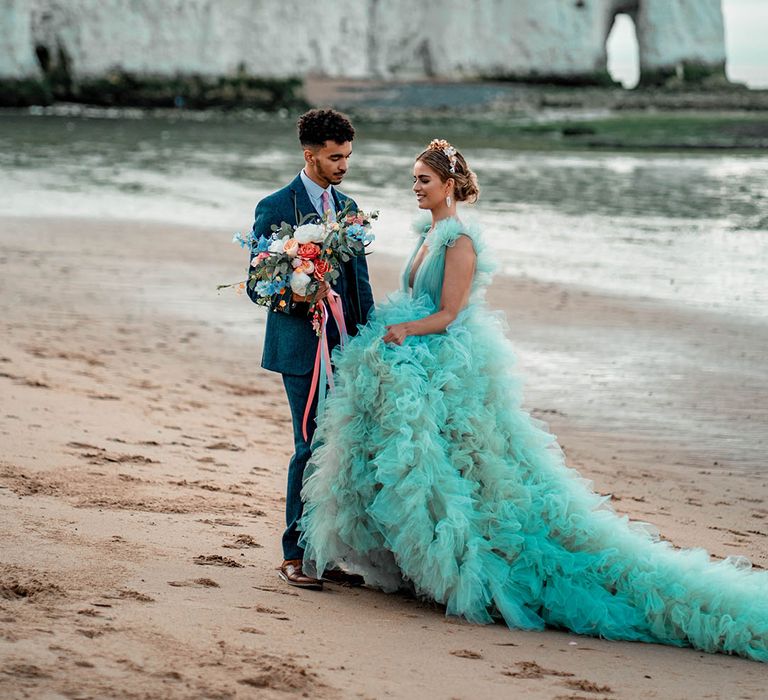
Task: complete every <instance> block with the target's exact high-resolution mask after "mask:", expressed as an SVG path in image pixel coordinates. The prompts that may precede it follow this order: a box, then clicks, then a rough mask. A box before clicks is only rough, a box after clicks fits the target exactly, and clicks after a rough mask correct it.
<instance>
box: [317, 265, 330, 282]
mask: <svg viewBox="0 0 768 700" xmlns="http://www.w3.org/2000/svg"><path fill="white" fill-rule="evenodd" d="M330 269H331V265H330V263H329V262H328V261H327V260H315V279H316V280H320V281H321V282H322V281H323V278H324V277H325V273H326V272H328V270H330Z"/></svg>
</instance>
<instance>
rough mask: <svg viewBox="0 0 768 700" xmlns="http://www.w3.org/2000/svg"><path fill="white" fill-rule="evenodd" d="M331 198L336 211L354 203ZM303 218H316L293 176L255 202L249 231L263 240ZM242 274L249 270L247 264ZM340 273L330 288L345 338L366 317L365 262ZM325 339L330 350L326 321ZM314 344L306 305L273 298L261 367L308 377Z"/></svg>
mask: <svg viewBox="0 0 768 700" xmlns="http://www.w3.org/2000/svg"><path fill="white" fill-rule="evenodd" d="M333 196H334V200H335V205H336V211H340V210H342V209H343V208H344V206H345V205H346V204H347V203H349V204H350V205H351V207H352V210H353V211H354V210H355V209H356V208H357V205H356V204H355V202H354V200H352V199H351V198H350V197H347V196H346V195H344V194H342V193H341V192H338V191H337V190H336V188H335V187H334V188H333ZM307 215H312V216H314V217H315V218H316V219H317V220H318V221H319V220H320V217H319V216H318V215H317V212H316V211H315V208H314V207H313V206H312V203H311V202H310V201H309V195H308V194H307V189H306V187H304V183H303V182H302V181H301V176H300V175H297V176H296V178H295V179H294V180H293V182H291V183H290V184H289V185H287V186H286V187H283V189H281V190H278V191H277V192H274V193H272V194H270V195H269V196H267V197H265V198H264V199H262V200H261V201H260V202H259V203H258V205H257V206H256V213H255V217H254V222H253V233H254V235H257V236H265V237H269V236H271V235H272V229H271V226H272V224H275V225H276V226H280V224H281V223H283V222H287V223H289V224H291V225H292V226H295V225H297V224H298V223H299V221H300V220H301V219H302V218H303V217H305V216H307ZM251 259H253V254H251ZM248 270H249V271H250V270H251V267H250V265H249V267H248ZM340 273H341V274H340V275H339V278H338V280H336V282H334V283H333V285H332V288H333V289H334V291H336V292H337V293H338V294H339V295H340V296H341V301H342V304H343V305H344V322H345V323H346V326H347V330H348V332H349V334H350V335H354V334H355V333H356V332H357V326H358V324H360V325H362V324H365V322H366V321H367V320H368V313H369V312H370V310H371V307H372V306H373V294H372V292H371V285H370V282H369V281H368V264H367V262H366V258H365V256H364V255H360V256H356V257H353V258H351V259H350V260H349V261H348V262H346V263H342V266H341V269H340ZM247 290H248V296H249V297H250V298H251V300H252V301H256V294H255V291H254V290H253V289H251V288H250V286H248V287H247ZM280 300H284V301H285V302H286V303H285V305H284V306H283V307H280V306H279V305H278V303H279V301H280ZM328 341H329V345H330V346H331V349H332V348H333V347H334V346H335V345H337V344H338V342H339V334H338V330H337V329H336V326H335V324H334V323H333V321H332V319H329V321H328ZM317 342H318V341H317V336H316V335H315V331H314V330H313V328H312V319H311V318H310V316H309V315H308V305H307V304H306V303H305V302H294V301H292V300H291V294H290V292H287V293H286V294H284V295H282V296H277V295H276V297H275V300H274V302H273V304H272V306H271V307H270V309H269V312H268V314H267V330H266V333H265V336H264V353H263V355H262V359H261V366H262V367H264V369H268V370H271V371H272V372H280V373H281V374H293V375H304V374H309V373H310V372H311V371H312V369H313V367H314V363H315V354H316V352H317Z"/></svg>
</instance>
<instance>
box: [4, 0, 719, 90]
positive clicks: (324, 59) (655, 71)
mask: <svg viewBox="0 0 768 700" xmlns="http://www.w3.org/2000/svg"><path fill="white" fill-rule="evenodd" d="M622 12H623V13H627V14H629V15H631V16H632V17H633V18H634V20H635V25H636V29H637V34H638V42H639V47H640V62H641V73H642V80H643V81H644V82H650V83H658V82H660V81H661V82H663V81H665V80H668V79H669V78H674V79H675V80H683V81H685V80H698V79H701V78H702V77H705V76H707V75H711V74H715V75H720V76H722V77H723V78H724V64H725V45H724V33H723V20H722V13H721V7H720V0H515V1H514V2H510V1H509V0H422V2H420V3H414V2H412V1H411V0H314V1H313V2H306V0H261V1H259V0H255V1H254V0H227V1H226V2H222V1H221V0H183V1H182V0H163V2H158V1H157V0H0V27H1V29H0V77H5V78H13V79H46V78H51V76H58V77H59V78H62V76H66V78H67V79H69V80H71V81H72V83H73V85H77V84H78V83H79V82H82V81H88V80H98V79H103V78H104V77H105V76H109V75H114V74H120V75H126V74H127V75H130V76H134V77H137V76H138V77H151V78H153V79H158V78H162V77H178V76H200V77H202V78H205V79H215V78H219V77H222V76H229V77H231V76H235V75H241V76H243V75H248V76H258V77H261V78H276V79H284V78H289V77H295V76H299V77H303V76H306V75H312V74H315V75H322V76H328V77H344V78H378V79H382V78H383V79H402V78H418V77H439V78H459V79H461V78H477V77H487V78H513V79H520V80H536V81H553V82H564V83H570V84H579V83H585V84H600V83H604V82H610V79H609V77H608V73H607V69H606V64H607V61H606V48H605V45H606V39H607V37H608V34H609V32H610V29H611V27H612V25H613V22H614V20H615V17H616V15H617V14H618V13H622Z"/></svg>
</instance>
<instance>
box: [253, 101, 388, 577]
mask: <svg viewBox="0 0 768 700" xmlns="http://www.w3.org/2000/svg"><path fill="white" fill-rule="evenodd" d="M298 127H299V143H300V144H301V147H302V149H303V150H304V168H303V169H302V171H301V172H300V173H299V174H298V175H297V176H296V177H295V178H294V179H293V181H292V182H291V183H290V184H289V185H287V186H285V187H283V189H281V190H278V191H277V192H274V193H273V194H271V195H269V196H268V197H265V198H264V199H262V200H261V201H260V202H259V203H258V205H257V206H256V216H255V221H254V222H253V234H254V235H255V236H266V237H269V236H270V235H271V234H272V230H271V228H270V227H271V226H272V224H275V225H277V226H280V224H281V223H282V222H287V223H289V224H291V225H292V226H295V225H297V224H298V223H299V221H300V220H301V219H302V218H303V217H306V216H307V215H312V216H315V217H317V218H319V217H321V216H323V215H324V214H325V215H327V217H328V219H329V220H331V221H335V220H336V217H337V216H338V214H339V212H341V210H343V208H344V206H345V205H346V204H350V205H351V207H352V210H353V211H354V210H355V209H357V205H356V204H355V202H354V201H353V200H352V199H350V198H349V197H347V196H346V195H344V194H342V193H341V192H339V191H338V190H337V189H336V187H335V186H336V185H338V184H340V183H341V181H342V180H343V179H344V176H345V175H346V174H347V168H348V167H349V157H350V155H352V139H353V138H354V137H355V130H354V128H353V127H352V124H351V123H350V122H349V119H347V117H346V116H344V115H343V114H341V113H339V112H336V111H334V110H332V109H324V110H321V109H313V110H311V111H309V112H307V113H306V114H303V115H302V116H301V117H300V118H299V121H298ZM251 259H253V256H251ZM250 269H251V268H250V267H249V270H250ZM340 273H341V274H340V275H339V278H338V279H337V280H336V282H334V283H333V285H332V287H329V285H328V283H326V282H324V283H323V284H322V286H321V288H320V291H319V292H318V294H317V297H316V298H318V299H322V298H325V296H326V295H327V294H328V290H329V289H331V288H332V289H333V290H334V291H335V292H336V293H338V294H339V295H340V297H341V301H342V304H343V306H344V322H345V324H346V327H347V329H348V331H349V333H350V335H354V334H355V333H356V332H357V326H358V324H364V323H365V322H366V321H367V319H368V312H369V310H370V308H371V306H373V295H372V294H371V285H370V283H369V282H368V265H367V264H366V260H365V256H363V255H361V256H358V257H353V258H351V259H350V260H349V261H348V262H346V263H343V264H342V266H341V269H340ZM248 296H249V297H250V298H251V300H253V301H256V293H255V291H254V290H253V289H251V288H250V286H249V287H248ZM309 307H310V300H308V299H307V298H306V297H301V296H298V295H296V294H291V292H290V291H287V292H285V293H284V294H282V295H276V296H275V299H274V300H273V302H272V305H271V307H270V310H269V313H268V314H267V329H266V334H265V336H264V354H263V357H262V360H261V366H262V367H264V368H265V369H268V370H271V371H273V372H279V373H280V374H282V375H283V385H284V386H285V393H286V394H287V396H288V405H289V406H290V408H291V417H292V419H293V442H294V455H293V457H292V458H291V461H290V464H289V465H288V488H287V493H286V498H285V520H286V525H287V527H286V530H285V532H284V533H283V557H284V561H283V563H282V565H281V566H280V569H279V576H280V578H282V579H283V580H284V581H285V582H286V583H288V584H290V585H292V586H298V587H301V588H314V589H322V587H323V582H322V580H320V579H316V578H312V577H311V576H308V575H306V574H305V573H304V572H303V571H302V568H301V562H302V557H303V555H304V550H303V549H302V548H301V547H300V546H299V542H298V539H299V534H298V532H297V530H296V524H297V523H298V521H299V519H300V518H301V512H302V502H301V486H302V479H303V476H304V467H305V466H306V464H307V460H308V459H309V457H310V455H311V452H312V450H311V444H312V436H313V434H314V432H315V412H316V410H317V399H316V398H315V399H314V401H313V405H312V410H311V413H310V418H311V420H309V421H308V424H307V439H306V440H305V439H304V437H303V435H302V421H303V418H304V410H305V408H306V404H307V400H308V398H309V393H310V384H311V379H312V371H313V369H314V364H315V353H316V352H317V344H318V338H317V336H316V335H315V331H314V330H313V328H312V319H311V317H310V315H309ZM327 337H328V345H329V347H330V349H333V348H334V347H335V346H336V345H338V343H339V329H338V328H337V327H336V324H335V322H334V321H333V317H332V316H330V315H329V318H328V325H327ZM323 578H324V579H326V580H329V581H335V582H340V583H353V584H354V583H360V580H359V577H351V576H348V575H346V574H344V573H343V572H342V571H338V570H336V571H327V572H326V573H325V574H324V576H323Z"/></svg>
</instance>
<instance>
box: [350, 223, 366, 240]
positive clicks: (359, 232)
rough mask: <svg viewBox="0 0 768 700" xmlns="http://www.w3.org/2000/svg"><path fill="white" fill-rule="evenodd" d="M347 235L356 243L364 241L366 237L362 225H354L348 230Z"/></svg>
mask: <svg viewBox="0 0 768 700" xmlns="http://www.w3.org/2000/svg"><path fill="white" fill-rule="evenodd" d="M347 235H348V236H349V237H350V238H352V239H354V240H356V241H362V240H363V237H364V236H365V229H364V228H363V227H362V226H361V225H360V224H352V225H351V226H350V227H349V228H348V229H347Z"/></svg>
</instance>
